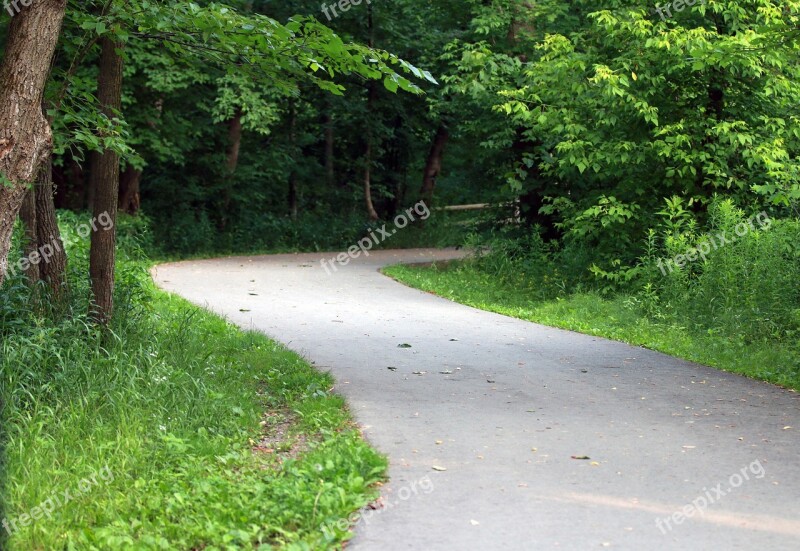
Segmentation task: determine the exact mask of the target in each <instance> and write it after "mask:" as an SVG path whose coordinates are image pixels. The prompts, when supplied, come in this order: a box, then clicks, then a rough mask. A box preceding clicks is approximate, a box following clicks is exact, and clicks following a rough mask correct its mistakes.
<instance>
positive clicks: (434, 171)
mask: <svg viewBox="0 0 800 551" xmlns="http://www.w3.org/2000/svg"><path fill="white" fill-rule="evenodd" d="M448 139H450V133H449V132H448V130H447V127H446V126H445V125H444V124H440V125H439V128H438V129H437V130H436V136H435V137H434V138H433V144H431V150H430V152H429V153H428V158H427V160H426V161H425V170H424V171H423V175H422V188H421V189H420V195H421V197H422V200H423V201H425V202H426V203H427V204H429V205H430V204H431V202H432V200H433V190H434V189H435V188H436V178H438V177H439V173H441V171H442V159H443V158H444V148H445V146H446V145H447V140H448Z"/></svg>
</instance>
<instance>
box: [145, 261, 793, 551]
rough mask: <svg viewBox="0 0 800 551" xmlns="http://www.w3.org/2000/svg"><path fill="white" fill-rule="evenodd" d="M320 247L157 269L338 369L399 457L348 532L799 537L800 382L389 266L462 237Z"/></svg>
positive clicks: (477, 540) (464, 545) (643, 539)
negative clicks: (712, 361)
mask: <svg viewBox="0 0 800 551" xmlns="http://www.w3.org/2000/svg"><path fill="white" fill-rule="evenodd" d="M323 256H327V257H332V256H333V254H329V255H316V254H302V255H280V256H262V257H247V258H227V259H219V260H208V261H195V262H183V263H177V264H167V265H162V266H159V267H158V268H157V269H156V271H155V278H156V281H157V282H158V284H159V285H160V286H161V287H163V288H164V289H167V290H169V291H173V292H176V293H178V294H180V295H182V296H184V297H186V298H187V299H189V300H191V301H192V302H194V303H196V304H198V305H201V306H205V307H208V308H209V309H211V310H213V311H215V312H218V313H220V314H224V315H225V316H227V317H228V318H229V319H230V320H231V321H233V322H235V323H237V324H239V325H240V326H242V327H245V328H248V329H249V328H255V329H258V330H260V331H263V332H264V333H267V334H268V335H270V336H271V337H274V338H275V339H277V340H279V341H282V342H283V343H285V344H287V345H288V346H289V347H290V348H292V349H294V350H296V351H297V352H300V353H302V354H303V355H305V356H306V357H308V358H309V359H310V360H312V361H314V362H315V363H316V365H317V366H318V367H319V368H321V369H324V370H330V371H331V372H332V373H333V375H334V376H335V377H336V380H337V387H336V388H337V390H338V391H339V392H341V393H342V394H343V395H344V396H346V397H347V399H348V400H349V403H350V405H351V408H352V410H353V411H354V413H355V416H356V418H357V420H358V421H359V422H360V423H361V424H362V425H363V427H364V432H365V434H366V436H367V437H368V438H369V440H370V441H371V442H372V443H373V444H374V445H375V446H377V447H378V449H380V450H381V451H383V452H385V453H387V454H388V455H389V457H390V459H391V469H390V476H391V482H390V483H389V484H387V485H386V486H385V487H384V497H383V502H384V504H385V506H384V507H383V508H382V509H378V510H374V511H368V512H367V513H366V514H365V517H364V518H363V519H362V521H361V522H360V523H359V525H358V527H357V531H356V532H357V533H356V537H355V539H354V541H353V543H352V547H353V548H355V549H358V550H361V549H364V550H381V551H382V550H395V549H420V550H426V551H427V550H440V549H442V550H494V549H498V550H499V549H503V550H506V549H524V550H528V549H531V550H537V549H566V550H583V549H602V548H611V549H631V550H650V549H708V550H733V549H743V550H751V549H753V550H755V549H759V550H792V551H796V550H798V549H800V399H798V395H797V394H796V393H792V392H789V391H786V390H782V389H779V388H776V387H773V386H770V385H767V384H763V383H759V382H755V381H751V380H748V379H745V378H742V377H738V376H735V375H730V374H726V373H722V372H719V371H715V370H713V369H709V368H706V367H703V366H699V365H695V364H692V363H688V362H684V361H681V360H676V359H674V358H670V357H668V356H665V355H663V354H659V353H655V352H650V351H648V350H644V349H641V348H635V347H631V346H627V345H625V344H620V343H616V342H612V341H607V340H604V339H600V338H595V337H591V336H585V335H580V334H576V333H571V332H567V331H561V330H557V329H551V328H548V327H543V326H540V325H536V324H533V323H528V322H525V321H520V320H516V319H512V318H508V317H504V316H500V315H496V314H492V313H487V312H482V311H479V310H475V309H473V308H469V307H466V306H461V305H458V304H454V303H452V302H449V301H447V300H444V299H441V298H438V297H436V296H433V295H430V294H426V293H422V292H419V291H416V290H413V289H409V288H407V287H404V286H403V285H400V284H398V283H396V282H394V281H392V280H391V279H389V278H387V277H385V276H383V275H380V274H379V273H378V269H379V268H380V267H381V266H384V265H387V264H393V263H398V262H425V261H430V260H433V259H448V258H456V257H458V256H460V253H459V252H457V251H432V250H413V251H382V252H375V253H373V254H372V255H371V256H370V257H369V258H361V259H359V260H357V261H354V262H352V263H350V264H349V265H348V266H345V267H339V268H338V270H337V271H336V272H335V273H330V274H328V273H326V271H325V270H324V269H322V268H321V267H320V264H319V259H320V258H322V257H323ZM241 310H250V311H249V312H242V311H241ZM404 344H408V345H411V347H410V348H408V347H402V348H401V347H398V345H404ZM415 373H416V374H415ZM584 457H588V458H589V459H583V458H584ZM704 501H705V502H706V503H705V504H704ZM692 503H694V505H692ZM701 510H702V512H701ZM659 519H660V524H659ZM665 519H669V520H665ZM659 526H660V527H659Z"/></svg>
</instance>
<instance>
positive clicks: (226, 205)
mask: <svg viewBox="0 0 800 551" xmlns="http://www.w3.org/2000/svg"><path fill="white" fill-rule="evenodd" d="M241 147H242V112H241V110H237V111H236V114H235V115H234V117H233V118H232V119H231V120H229V121H228V151H227V161H226V163H225V178H226V179H225V189H224V191H223V196H222V214H221V216H220V229H221V230H222V231H225V230H226V229H227V227H228V222H229V221H230V216H229V211H230V209H231V203H232V202H233V183H234V180H233V176H234V174H235V173H236V168H237V167H238V166H239V150H240V149H241Z"/></svg>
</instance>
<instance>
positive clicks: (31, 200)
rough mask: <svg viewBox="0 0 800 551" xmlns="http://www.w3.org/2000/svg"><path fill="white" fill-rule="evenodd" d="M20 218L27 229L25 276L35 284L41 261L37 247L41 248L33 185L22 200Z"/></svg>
mask: <svg viewBox="0 0 800 551" xmlns="http://www.w3.org/2000/svg"><path fill="white" fill-rule="evenodd" d="M19 218H20V220H22V226H23V228H24V230H25V237H24V240H25V244H24V249H23V250H24V253H23V254H24V255H25V258H27V259H28V260H33V262H28V263H27V264H26V265H27V268H26V269H25V277H27V279H28V283H29V284H30V285H31V286H35V285H36V282H38V281H39V261H40V259H38V258H37V257H36V255H38V252H37V249H38V248H39V239H38V237H37V233H36V188H35V187H32V188H31V189H29V190H28V193H26V194H25V198H24V199H23V200H22V207H21V208H20V211H19Z"/></svg>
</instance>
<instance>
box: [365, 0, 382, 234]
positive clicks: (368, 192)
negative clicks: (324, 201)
mask: <svg viewBox="0 0 800 551" xmlns="http://www.w3.org/2000/svg"><path fill="white" fill-rule="evenodd" d="M367 25H368V30H369V47H370V48H374V47H375V21H374V18H373V17H372V4H370V5H369V6H368V7H367ZM375 96H376V91H375V82H374V81H372V80H371V81H369V83H368V84H367V149H366V151H365V152H364V201H365V203H366V207H367V216H369V219H370V220H377V219H378V218H379V216H378V212H377V211H376V210H375V205H374V204H373V202H372V109H373V106H374V104H375Z"/></svg>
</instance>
